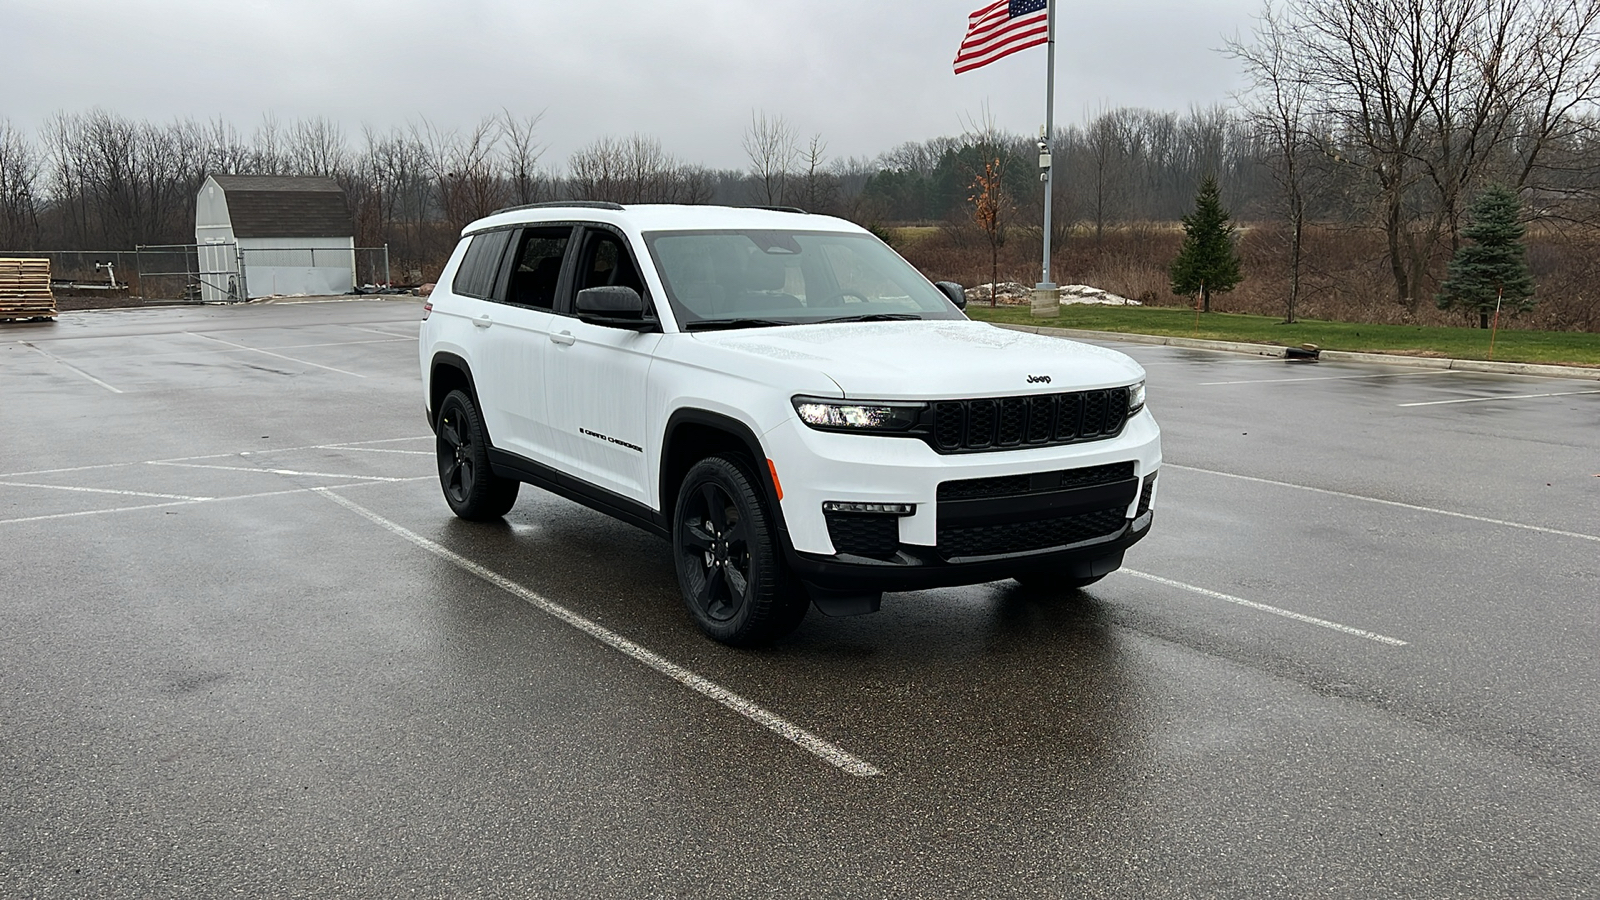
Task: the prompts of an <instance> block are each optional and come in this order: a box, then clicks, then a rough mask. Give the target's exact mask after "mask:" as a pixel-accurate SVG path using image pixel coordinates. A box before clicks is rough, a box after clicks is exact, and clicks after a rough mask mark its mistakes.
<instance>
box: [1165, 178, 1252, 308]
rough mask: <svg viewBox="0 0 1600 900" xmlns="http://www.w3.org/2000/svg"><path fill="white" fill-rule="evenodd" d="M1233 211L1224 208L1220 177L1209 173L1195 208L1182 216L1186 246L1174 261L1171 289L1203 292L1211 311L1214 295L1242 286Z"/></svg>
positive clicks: (1203, 301) (1188, 293)
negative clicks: (1235, 250)
mask: <svg viewBox="0 0 1600 900" xmlns="http://www.w3.org/2000/svg"><path fill="white" fill-rule="evenodd" d="M1232 218H1233V216H1232V214H1231V213H1229V212H1228V211H1227V210H1225V209H1223V208H1222V194H1221V192H1220V191H1219V190H1218V189H1217V180H1216V179H1215V178H1213V177H1211V176H1210V175H1207V176H1206V178H1205V180H1204V181H1202V182H1200V190H1199V192H1198V193H1196V194H1195V197H1194V212H1192V213H1190V214H1188V215H1187V216H1184V217H1183V233H1184V237H1183V247H1182V248H1180V249H1179V250H1178V258H1177V259H1174V260H1173V261H1172V292H1173V293H1174V294H1178V295H1180V296H1187V297H1193V296H1194V295H1195V294H1199V295H1200V302H1201V304H1202V308H1203V309H1204V310H1205V311H1206V312H1211V295H1212V294H1225V293H1227V292H1228V291H1231V290H1233V289H1234V288H1236V287H1238V286H1239V282H1240V281H1242V280H1243V278H1242V276H1241V275H1240V274H1239V255H1238V254H1237V253H1235V252H1234V250H1233V231H1234V229H1233V223H1232V221H1231V220H1232Z"/></svg>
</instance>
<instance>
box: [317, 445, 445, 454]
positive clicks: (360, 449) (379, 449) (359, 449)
mask: <svg viewBox="0 0 1600 900" xmlns="http://www.w3.org/2000/svg"><path fill="white" fill-rule="evenodd" d="M317 449H318V450H350V451H352V452H355V453H404V454H405V455H407V456H433V455H435V452H434V451H432V450H389V449H385V448H382V447H340V446H339V445H337V444H328V445H327V446H325V447H318V448H317Z"/></svg>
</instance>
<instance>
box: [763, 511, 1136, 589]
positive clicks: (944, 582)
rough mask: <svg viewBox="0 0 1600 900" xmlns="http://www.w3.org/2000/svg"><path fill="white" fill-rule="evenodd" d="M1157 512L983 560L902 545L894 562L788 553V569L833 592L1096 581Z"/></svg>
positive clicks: (1117, 563)
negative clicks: (1087, 536) (1098, 532)
mask: <svg viewBox="0 0 1600 900" xmlns="http://www.w3.org/2000/svg"><path fill="white" fill-rule="evenodd" d="M1154 518H1155V512H1154V511H1153V510H1152V511H1147V512H1145V513H1144V515H1142V516H1140V517H1139V518H1137V519H1129V520H1128V521H1127V523H1126V524H1125V525H1124V526H1123V527H1122V529H1121V530H1120V531H1117V532H1115V533H1113V534H1110V535H1106V536H1105V537H1100V538H1095V539H1093V540H1089V541H1083V542H1080V543H1077V544H1070V545H1067V546H1064V547H1052V548H1046V549H1042V550H1029V551H1023V552H1019V553H1007V554H996V555H992V556H987V557H982V558H979V559H970V560H968V559H964V560H958V561H950V560H946V559H945V558H944V557H942V556H940V555H939V553H938V552H937V551H935V550H934V548H931V547H915V546H908V545H904V544H902V545H901V546H900V548H899V549H898V550H897V551H896V553H895V555H894V557H892V558H891V559H889V560H877V559H868V558H865V557H860V556H852V555H849V554H835V555H831V556H824V555H820V554H813V553H800V552H798V551H795V550H792V549H791V550H789V551H788V553H787V557H788V562H789V568H790V569H791V570H792V571H793V572H794V573H795V575H797V576H799V578H800V579H801V580H802V581H805V582H806V583H808V584H811V585H814V586H816V587H819V588H823V589H825V590H829V591H839V592H850V591H920V590H925V589H927V588H936V587H953V586H955V585H962V584H980V583H982V582H985V581H999V580H1000V579H1002V578H1010V577H1012V576H1014V575H1017V574H1019V573H1022V572H1031V571H1040V570H1049V571H1052V572H1055V573H1057V574H1059V575H1060V576H1061V577H1063V578H1068V579H1078V578H1093V577H1095V576H1098V575H1105V574H1107V573H1110V572H1114V571H1116V570H1117V569H1118V568H1120V567H1121V566H1122V554H1123V552H1124V551H1125V550H1127V549H1128V548H1129V547H1131V546H1133V545H1134V544H1136V543H1138V542H1139V541H1141V540H1143V539H1144V537H1145V535H1147V534H1149V533H1150V525H1151V523H1152V522H1153V521H1154Z"/></svg>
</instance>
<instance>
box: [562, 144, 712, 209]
mask: <svg viewBox="0 0 1600 900" xmlns="http://www.w3.org/2000/svg"><path fill="white" fill-rule="evenodd" d="M567 165H568V178H567V183H568V184H567V187H568V191H569V193H570V194H571V195H572V197H573V199H575V200H609V201H611V202H613V203H705V202H707V201H709V200H710V198H711V194H712V192H713V190H714V176H713V173H711V172H710V171H709V170H707V169H703V168H698V167H695V166H688V165H684V164H683V163H680V162H679V161H678V160H677V159H675V158H674V157H673V156H672V155H671V154H669V153H667V152H666V151H664V150H663V149H661V142H660V141H658V140H656V139H655V138H652V137H648V136H646V135H642V134H635V135H632V136H630V137H626V138H610V137H606V138H601V139H599V140H597V141H595V142H593V143H591V144H589V145H588V146H586V147H583V148H582V149H580V150H578V152H576V153H574V154H572V158H571V159H570V160H568V163H567Z"/></svg>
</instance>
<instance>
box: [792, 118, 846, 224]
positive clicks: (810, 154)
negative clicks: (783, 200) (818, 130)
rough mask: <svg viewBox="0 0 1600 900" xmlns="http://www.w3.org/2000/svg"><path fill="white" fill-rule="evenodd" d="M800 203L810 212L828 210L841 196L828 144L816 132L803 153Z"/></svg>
mask: <svg viewBox="0 0 1600 900" xmlns="http://www.w3.org/2000/svg"><path fill="white" fill-rule="evenodd" d="M800 164H801V166H802V171H801V173H800V176H801V179H800V188H801V190H800V197H799V200H800V205H801V206H803V207H804V208H805V209H806V210H807V211H809V212H828V211H830V210H832V209H833V206H834V204H835V203H836V202H837V200H838V196H839V179H838V176H836V175H835V174H834V173H833V171H832V170H830V169H829V168H828V144H827V142H826V141H824V140H823V139H822V135H820V134H814V135H812V136H811V141H810V143H809V144H807V145H806V149H805V150H804V151H803V153H802V155H801V160H800Z"/></svg>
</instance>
